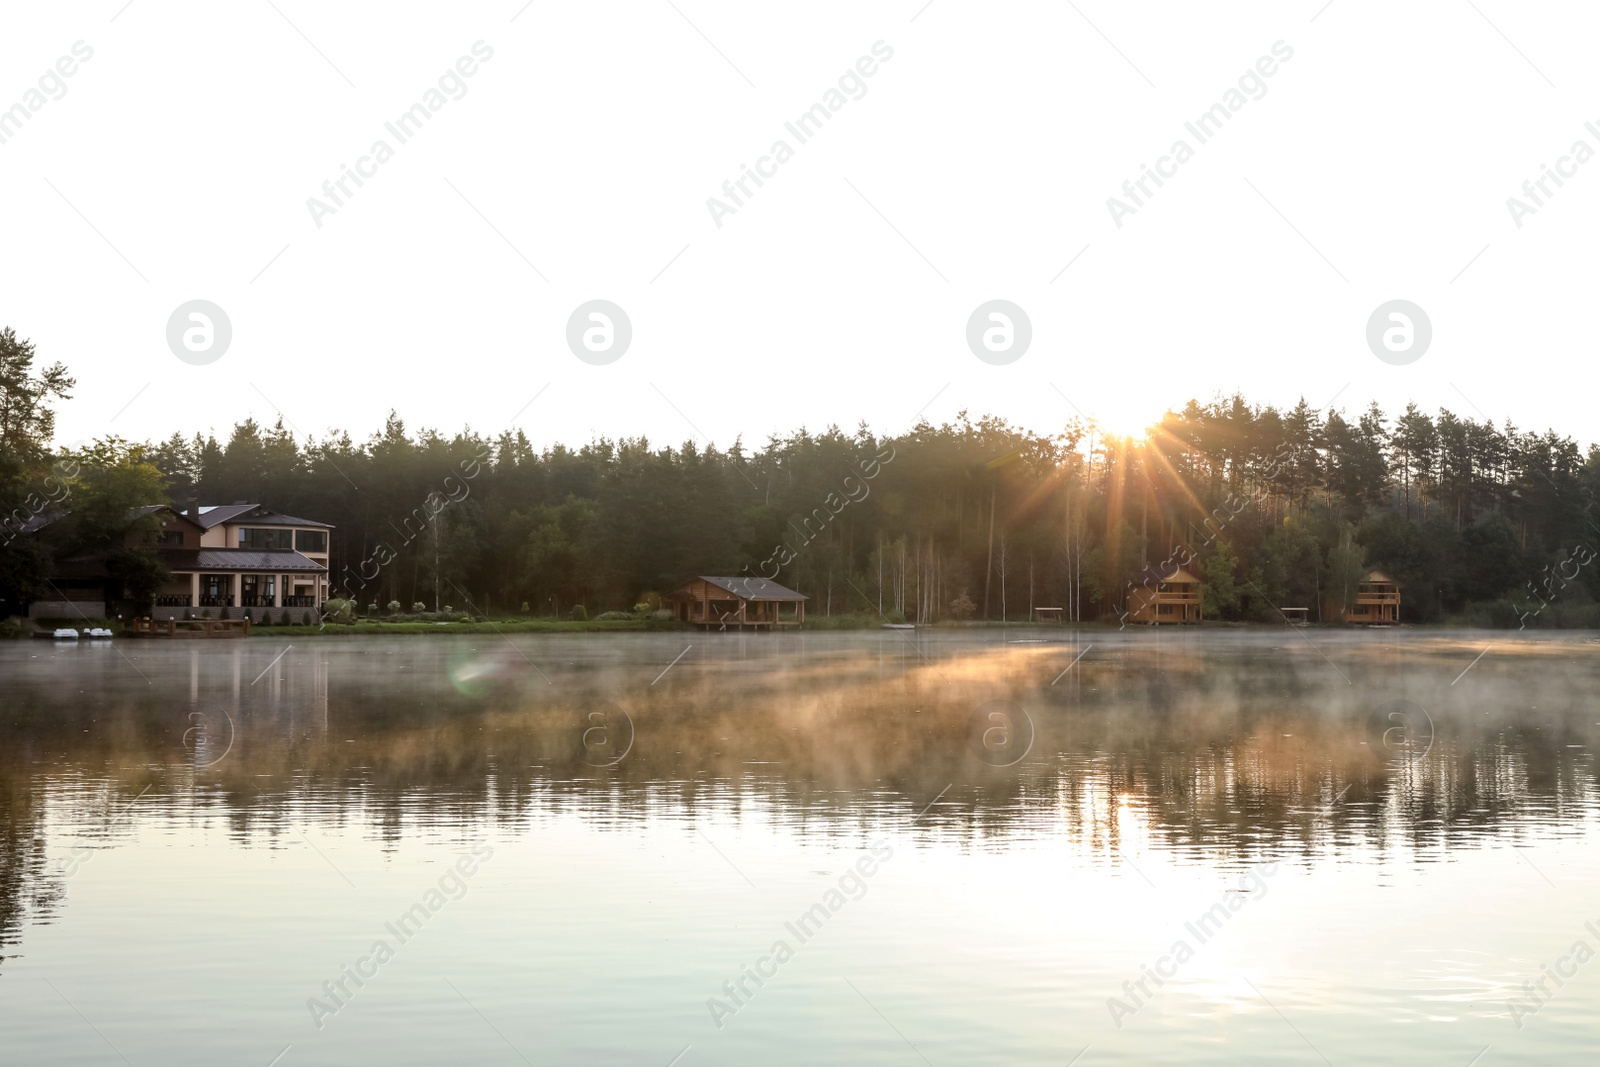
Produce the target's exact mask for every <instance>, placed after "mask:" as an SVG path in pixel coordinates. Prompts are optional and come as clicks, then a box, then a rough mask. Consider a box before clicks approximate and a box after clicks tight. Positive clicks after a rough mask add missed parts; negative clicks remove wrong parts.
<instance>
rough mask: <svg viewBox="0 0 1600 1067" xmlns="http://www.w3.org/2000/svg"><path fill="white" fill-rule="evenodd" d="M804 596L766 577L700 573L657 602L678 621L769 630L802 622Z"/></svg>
mask: <svg viewBox="0 0 1600 1067" xmlns="http://www.w3.org/2000/svg"><path fill="white" fill-rule="evenodd" d="M808 599H810V598H809V597H807V596H806V595H805V594H803V593H797V592H795V591H794V590H793V589H787V588H785V587H784V586H781V585H779V584H778V583H777V582H774V581H771V580H769V579H766V578H720V577H715V576H712V575H706V574H702V575H701V576H700V577H698V578H695V579H694V580H693V581H690V582H685V583H684V584H683V585H681V586H679V587H678V588H676V589H674V590H673V591H672V592H670V593H666V594H664V595H663V596H662V597H661V606H662V607H663V608H665V609H666V610H667V611H670V612H672V617H673V618H675V619H677V620H678V621H679V622H686V623H689V624H691V625H693V626H699V627H702V628H703V629H712V628H716V629H719V630H722V629H728V628H733V629H739V630H743V629H747V628H748V629H756V630H762V629H766V630H772V629H776V628H778V627H780V626H799V625H800V624H801V623H803V622H805V621H806V601H807V600H808Z"/></svg>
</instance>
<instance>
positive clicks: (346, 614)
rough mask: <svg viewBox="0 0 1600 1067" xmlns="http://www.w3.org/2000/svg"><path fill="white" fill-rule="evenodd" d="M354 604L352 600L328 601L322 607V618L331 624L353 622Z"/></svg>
mask: <svg viewBox="0 0 1600 1067" xmlns="http://www.w3.org/2000/svg"><path fill="white" fill-rule="evenodd" d="M355 610H356V602H355V601H354V600H329V601H327V602H326V603H324V604H323V605H322V617H323V618H325V619H328V620H329V621H331V622H341V623H346V624H348V623H353V622H355Z"/></svg>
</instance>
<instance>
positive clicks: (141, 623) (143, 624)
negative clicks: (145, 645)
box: [124, 619, 250, 637]
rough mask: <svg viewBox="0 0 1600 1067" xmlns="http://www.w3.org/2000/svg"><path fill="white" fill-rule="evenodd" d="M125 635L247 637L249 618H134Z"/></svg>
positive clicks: (248, 633)
mask: <svg viewBox="0 0 1600 1067" xmlns="http://www.w3.org/2000/svg"><path fill="white" fill-rule="evenodd" d="M124 636H125V637H249V636H250V620H249V619H134V620H132V621H131V622H129V623H128V625H127V628H126V630H125V632H124Z"/></svg>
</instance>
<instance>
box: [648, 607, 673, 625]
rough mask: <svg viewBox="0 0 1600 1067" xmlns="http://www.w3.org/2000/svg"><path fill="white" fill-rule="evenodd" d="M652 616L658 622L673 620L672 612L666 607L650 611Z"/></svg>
mask: <svg viewBox="0 0 1600 1067" xmlns="http://www.w3.org/2000/svg"><path fill="white" fill-rule="evenodd" d="M650 617H651V618H652V619H654V620H656V621H657V622H671V621H672V612H670V611H668V610H667V609H666V608H657V609H656V610H655V611H652V612H651V613H650Z"/></svg>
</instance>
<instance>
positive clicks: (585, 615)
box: [572, 604, 589, 622]
mask: <svg viewBox="0 0 1600 1067" xmlns="http://www.w3.org/2000/svg"><path fill="white" fill-rule="evenodd" d="M572 621H573V622H588V621H589V612H588V611H587V610H585V609H584V606H583V605H582V604H574V605H572Z"/></svg>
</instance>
